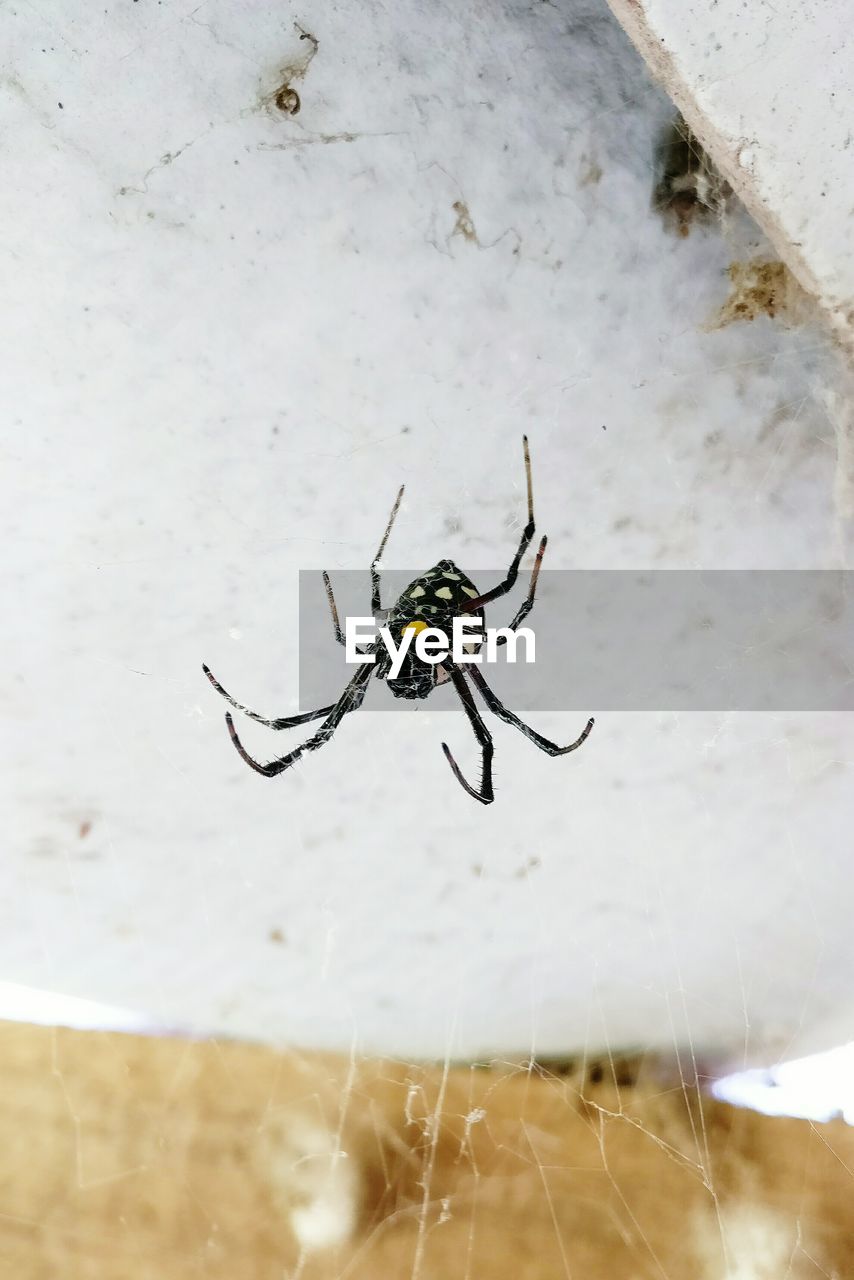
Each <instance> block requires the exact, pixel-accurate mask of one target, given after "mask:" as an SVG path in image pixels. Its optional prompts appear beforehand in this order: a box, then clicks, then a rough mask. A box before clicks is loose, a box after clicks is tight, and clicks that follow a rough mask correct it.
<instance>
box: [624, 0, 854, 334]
mask: <svg viewBox="0 0 854 1280" xmlns="http://www.w3.org/2000/svg"><path fill="white" fill-rule="evenodd" d="M610 2H611V5H612V8H613V9H614V12H615V13H616V14H617V16H618V17H619V19H620V21H621V22H622V23H623V25H624V26H625V28H626V30H627V31H628V32H629V33H630V34H631V36H632V38H633V39H634V40H635V42H636V43H637V45H638V48H639V49H640V50H641V51H642V52H643V54H644V56H645V57H646V58H647V59H648V61H649V63H650V66H651V67H652V69H653V71H654V73H655V74H656V75H657V76H658V78H659V79H660V81H661V83H662V84H663V85H664V86H665V88H666V89H667V92H668V93H669V94H670V95H671V97H673V98H674V100H675V101H676V102H678V103H679V106H680V107H681V109H682V110H683V112H684V113H685V115H686V116H687V118H688V120H689V121H690V123H691V125H692V127H693V128H694V129H695V130H696V132H697V133H698V135H699V136H700V137H701V138H702V139H703V141H704V142H705V143H706V145H707V146H708V147H709V149H710V150H711V152H712V154H713V155H714V157H715V160H716V161H717V162H718V164H719V165H720V166H721V168H722V169H723V170H724V172H725V173H726V174H727V176H728V177H729V178H730V179H731V181H732V182H733V184H734V186H735V189H736V190H737V191H738V192H739V194H740V195H741V197H742V199H743V200H745V201H746V203H747V204H748V206H749V207H750V209H751V210H752V212H753V213H754V215H755V216H756V217H757V218H758V219H759V221H760V222H761V224H762V226H763V227H764V229H765V230H766V232H767V233H768V235H769V236H770V237H771V239H772V240H773V242H774V244H775V246H776V248H777V249H778V251H779V253H780V255H781V257H783V258H784V260H785V261H787V262H788V263H789V265H790V266H791V267H792V269H793V270H794V271H795V273H796V274H797V275H798V277H799V278H800V280H801V283H802V284H803V285H804V286H805V287H806V288H807V289H808V290H809V291H810V292H811V293H813V294H814V295H815V296H816V297H817V298H818V299H819V300H820V301H821V303H822V305H823V306H824V308H825V309H826V312H827V314H828V315H829V317H830V319H831V322H832V324H833V327H834V329H835V330H836V332H837V334H838V335H839V336H840V337H841V338H842V339H843V340H844V341H846V342H847V343H848V344H849V345H850V344H854V218H852V216H851V215H852V209H854V38H852V34H851V6H850V4H848V3H846V0H822V3H820V4H814V3H810V2H809V0H752V2H751V3H749V4H746V3H745V2H744V0H610Z"/></svg>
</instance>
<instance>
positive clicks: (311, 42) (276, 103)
mask: <svg viewBox="0 0 854 1280" xmlns="http://www.w3.org/2000/svg"><path fill="white" fill-rule="evenodd" d="M294 27H295V28H296V30H297V32H298V33H299V38H300V41H301V42H305V41H307V46H306V47H305V49H304V50H303V51H301V52H300V54H299V56H298V57H296V58H292V59H291V60H290V61H289V62H286V63H284V64H283V65H282V66H281V67H280V68H279V73H278V84H277V86H276V88H275V89H274V90H273V91H272V93H267V94H264V96H263V97H262V99H261V105H262V106H263V107H275V108H276V110H277V111H281V112H282V114H283V115H286V116H295V115H297V114H298V112H299V111H300V110H301V108H302V100H301V99H300V96H299V94H298V93H297V91H296V89H295V88H294V82H295V81H297V82H298V81H301V80H304V79H305V73H306V72H307V71H308V69H309V67H310V66H311V63H312V60H313V59H314V56H315V54H316V53H317V50H318V49H319V47H320V45H319V42H318V40H317V39H316V37H315V36H313V35H312V34H311V32H310V31H306V30H305V28H304V27H301V26H300V25H299V23H298V22H295V23H294Z"/></svg>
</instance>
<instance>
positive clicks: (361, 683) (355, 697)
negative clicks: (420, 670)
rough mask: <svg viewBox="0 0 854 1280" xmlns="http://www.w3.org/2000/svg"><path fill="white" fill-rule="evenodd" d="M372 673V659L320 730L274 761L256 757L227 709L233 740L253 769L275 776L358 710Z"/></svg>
mask: <svg viewBox="0 0 854 1280" xmlns="http://www.w3.org/2000/svg"><path fill="white" fill-rule="evenodd" d="M373 674H374V664H373V663H370V662H363V663H362V664H361V666H360V667H359V669H358V671H357V672H356V674H355V675H354V676H353V679H352V680H351V681H350V683H349V684H348V685H347V688H346V689H345V690H344V692H343V693H342V694H341V697H340V698H339V699H338V701H337V702H336V703H335V706H334V707H332V708H331V709H328V710H329V715H328V716H327V717H326V719H325V720H324V722H323V724H322V725H321V726H320V728H319V729H318V730H317V733H315V734H313V735H312V737H310V738H308V739H306V741H305V742H303V743H302V744H301V746H299V747H294V749H293V751H289V752H288V754H287V755H286V756H281V757H280V758H279V759H278V760H271V761H270V762H269V764H260V763H259V762H258V761H257V760H254V759H253V758H252V756H250V755H249V753H248V752H247V750H246V748H245V747H244V746H243V743H242V742H241V741H240V739H239V738H238V736H237V730H236V729H235V727H234V721H233V720H232V718H231V712H230V711H226V713H225V723H226V724H227V725H228V732H229V734H230V735H231V741H232V742H233V743H234V745H235V748H236V749H237V752H238V754H239V755H240V756H241V757H242V758H243V759H244V760H245V761H246V763H247V764H248V765H249V767H250V768H251V769H254V770H255V772H256V773H263V775H264V777H265V778H275V777H276V775H277V774H279V773H284V771H285V769H289V768H290V766H291V765H292V764H295V763H296V761H297V760H299V758H300V756H301V755H303V753H304V752H306V751H316V750H317V748H318V747H322V746H323V744H324V743H325V742H328V741H329V739H330V738H331V737H332V735H333V733H334V732H335V730H336V729H337V728H338V726H339V724H340V723H341V721H342V720H343V719H344V716H345V715H346V714H347V712H348V711H355V710H356V709H357V708H358V707H360V706H361V705H362V702H363V701H364V697H365V694H366V692H367V689H368V683H369V681H370V678H371V676H372V675H373ZM306 718H309V717H306ZM312 718H313V717H312Z"/></svg>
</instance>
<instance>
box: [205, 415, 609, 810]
mask: <svg viewBox="0 0 854 1280" xmlns="http://www.w3.org/2000/svg"><path fill="white" fill-rule="evenodd" d="M523 448H524V453H525V480H526V484H527V491H528V523H527V524H526V525H525V528H524V529H523V530H522V538H521V541H520V543H519V547H518V549H517V551H516V554H515V556H514V557H513V559H512V561H511V563H510V568H509V569H508V570H507V575H506V577H505V578H504V581H503V582H500V583H499V584H498V586H497V587H493V588H492V590H491V591H487V592H485V593H483V594H480V593H479V592H478V589H477V587H476V586H475V585H474V583H473V582H472V581H471V579H470V578H468V577H466V575H465V574H464V573H463V572H462V571H461V570H460V569H458V568H457V566H456V565H455V564H454V562H453V560H440V561H439V563H438V564H437V565H435V566H434V567H433V568H432V569H429V570H428V571H427V572H426V573H423V574H421V576H420V577H418V578H415V579H414V580H413V581H412V582H410V584H409V586H408V587H406V589H405V590H404V591H403V593H402V594H401V595H400V597H399V598H398V599H397V600H396V601H395V603H394V605H393V606H392V607H391V609H390V610H389V611H388V615H387V618H386V622H385V626H387V627H388V629H389V631H390V633H391V635H392V637H393V638H394V640H395V642H399V641H400V638H401V636H402V635H403V634H404V632H406V631H413V632H415V633H417V632H418V631H420V630H422V629H423V628H427V627H435V628H439V629H441V630H442V631H444V632H445V633H446V634H450V632H451V630H452V624H453V621H454V619H455V618H460V617H467V618H472V619H475V618H479V619H480V620H481V622H483V619H484V611H483V609H484V605H487V604H489V603H490V602H491V601H492V600H497V599H498V598H499V596H503V595H506V594H507V592H508V591H509V590H510V589H511V588H512V586H513V585H514V583H515V582H516V578H517V576H518V573H519V564H520V562H521V560H522V556H523V555H524V554H525V552H526V551H527V549H528V546H529V544H530V542H531V539H532V538H533V536H534V498H533V490H532V485H531V458H530V454H529V452H528V438H527V436H525V437H523ZM402 497H403V489H402V488H401V489H400V492H399V493H398V495H397V498H396V500H395V504H394V506H393V507H392V511H391V515H390V516H389V520H388V524H387V525H386V529H385V533H384V534H383V537H382V541H381V543H380V545H379V550H378V551H377V554H376V555H375V556H374V559H373V562H372V564H371V612H372V614H373V616H374V618H375V619H379V618H380V617H381V615H382V608H381V605H380V575H379V560H380V557H381V555H382V553H383V551H384V550H385V545H386V542H387V541H388V536H389V534H390V533H391V528H392V525H393V524H394V519H395V516H396V515H397V512H398V509H399V507H400V500H401V498H402ZM546 541H547V539H546V538H543V539H542V540H541V542H540V546H539V549H538V551H537V555H536V559H535V560H534V568H533V571H532V573H531V581H530V585H529V587H528V594H527V596H526V598H525V600H524V601H523V602H522V604H521V606H520V608H519V609H518V611H517V613H516V616H515V617H514V618H513V621H512V622H511V623H510V627H509V630H510V631H515V629H516V628H517V627H518V626H519V624H520V623H521V622H522V621H523V620H524V619H525V618H526V617H527V616H528V614H529V613H530V611H531V609H532V607H533V604H534V595H535V592H536V589H537V578H538V577H539V573H540V565H541V564H542V561H543V555H544V553H545V550H546ZM323 581H324V584H325V586H326V595H327V597H328V600H329V608H330V610H331V613H332V625H333V628H334V630H335V638H336V640H337V641H338V642H339V644H344V643H345V639H344V633H343V632H342V630H341V623H340V620H339V618H338V609H337V607H336V604H335V597H334V595H333V594H332V584H331V582H330V581H329V575H328V574H327V573H326V572H325V571H324V574H323ZM502 640H503V637H499V639H498V643H499V644H500V643H502ZM476 645H477V642H475V647H476ZM361 656H362V657H364V658H366V661H365V662H363V663H360V664H359V666H358V668H357V670H356V673H355V675H354V676H353V678H352V679H351V681H350V683H349V684H348V685H347V688H346V689H345V690H344V692H343V693H342V695H341V697H340V698H339V699H338V701H337V702H335V703H332V704H330V706H328V707H320V708H319V709H318V710H317V711H307V712H305V713H303V714H302V715H297V716H285V717H283V718H281V719H278V720H268V719H266V718H265V717H264V716H259V715H258V714H257V713H256V712H254V711H250V710H249V709H248V707H244V706H243V705H242V704H241V703H239V702H235V700H234V698H232V697H231V695H230V694H229V693H226V691H225V689H223V687H222V685H221V684H220V683H219V681H218V680H216V679H215V678H214V676H213V675H212V674H211V671H210V669H209V668H208V667H206V666H203V668H202V670H203V671H204V673H205V675H206V676H207V677H208V679H209V680H210V682H211V684H212V685H213V687H214V688H215V689H216V690H217V692H218V693H221V694H222V696H223V697H224V698H225V699H226V700H227V701H228V702H230V703H231V705H232V706H233V707H235V708H236V709H237V710H238V711H242V712H243V713H244V715H247V716H249V717H250V718H251V719H252V720H257V721H258V722H259V724H265V725H267V726H268V728H270V729H290V728H294V727H295V726H296V725H300V724H307V723H308V722H309V721H311V720H319V719H320V718H321V717H323V724H322V725H321V726H320V728H319V729H318V731H317V733H315V734H314V735H313V736H312V737H311V738H309V739H308V740H307V741H306V742H303V743H302V744H301V746H298V747H294V749H293V750H292V751H290V752H288V754H287V755H285V756H281V757H280V758H279V759H278V760H271V761H270V762H269V764H261V763H259V761H257V760H254V759H253V758H252V756H250V755H249V754H248V752H247V751H246V750H245V748H244V746H243V744H242V742H241V741H240V739H239V738H238V736H237V731H236V729H235V728H234V722H233V721H232V718H231V715H230V713H229V712H226V715H225V719H226V723H227V725H228V732H229V733H230V735H231V740H232V742H233V743H234V745H235V747H236V748H237V750H238V752H239V753H240V755H241V756H242V757H243V759H244V760H245V761H246V763H247V764H248V765H250V766H251V767H252V768H253V769H255V770H256V771H257V772H258V773H263V774H264V776H265V777H267V778H274V777H275V776H276V774H279V773H283V772H284V770H285V769H288V768H289V767H290V766H291V765H292V764H294V763H295V762H296V761H297V760H298V759H299V758H300V756H301V755H302V754H303V753H304V752H306V751H315V750H316V749H317V748H318V747H321V746H323V744H324V743H325V742H327V741H328V740H329V739H330V738H331V737H332V734H333V733H334V732H335V730H336V728H337V727H338V725H339V724H340V723H341V721H342V719H343V718H344V716H345V715H346V714H347V712H348V711H355V710H356V709H357V708H358V707H360V706H361V705H362V702H363V700H364V697H365V693H366V691H367V687H368V683H369V682H370V679H371V676H376V677H377V679H378V680H385V681H386V683H387V684H388V686H389V688H390V689H391V691H392V693H393V694H394V696H395V697H396V698H426V697H428V696H429V694H430V693H431V692H432V690H433V689H434V688H435V687H436V685H437V684H440V683H443V682H445V681H447V680H450V681H451V682H452V683H453V686H454V688H455V690H456V692H457V694H458V695H459V698H460V701H461V702H462V704H463V710H464V711H465V713H466V715H467V716H468V719H469V723H470V724H471V726H472V729H473V730H474V735H475V737H476V739H477V741H478V743H479V745H480V749H481V763H482V777H481V783H480V786H479V787H473V786H471V785H470V783H468V782H467V781H466V779H465V778H464V777H463V775H462V773H461V772H460V769H459V766H458V765H457V762H456V760H455V759H454V757H453V756H452V755H451V752H450V750H449V748H448V746H447V744H446V743H444V742H443V743H442V750H443V751H444V752H445V755H446V757H447V759H448V763H449V764H450V766H451V769H452V770H453V772H454V776H455V777H456V778H457V780H458V781H459V783H460V785H461V786H462V787H463V788H464V790H465V791H467V792H468V794H469V795H470V796H473V797H474V798H475V800H480V801H481V803H482V804H491V803H492V801H493V799H494V798H495V797H494V793H493V788H492V754H493V748H492V737H491V735H490V733H489V730H488V729H487V727H486V725H485V724H484V722H483V719H482V717H481V715H480V712H479V711H478V709H477V707H476V705H475V701H474V698H473V697H472V694H471V690H470V689H469V686H468V684H467V683H466V680H465V676H466V675H467V676H468V677H469V679H470V680H471V683H472V684H473V685H474V686H475V688H476V689H477V691H478V692H479V693H480V695H481V697H482V698H483V700H484V702H485V703H486V705H487V707H488V708H489V709H490V711H492V712H493V713H494V714H495V715H497V716H498V717H499V719H501V720H505V721H506V722H507V723H508V724H512V725H514V726H515V728H517V729H519V730H521V732H522V733H524V735H525V737H526V738H528V739H530V741H531V742H533V743H534V745H535V746H537V747H539V748H540V750H541V751H545V752H546V753H547V754H548V755H551V756H562V755H567V754H568V752H570V751H575V750H576V748H578V747H580V746H581V744H582V742H584V740H585V738H586V737H587V735H588V734H589V733H590V730H591V729H592V728H593V721H592V720H588V722H587V724H586V726H585V728H584V729H583V731H582V733H581V734H580V736H579V737H578V738H577V739H576V740H575V742H571V743H570V744H569V746H567V747H559V746H557V744H556V743H554V742H550V741H549V740H548V738H544V737H542V735H541V734H539V733H537V732H536V731H535V730H534V729H532V728H531V727H530V725H527V724H525V723H524V722H523V721H522V720H520V719H519V717H518V716H517V715H515V714H514V713H513V712H512V711H509V710H508V709H507V707H505V706H504V704H503V703H502V702H501V701H500V700H499V699H498V698H497V697H496V695H495V694H494V693H493V691H492V690H491V689H490V687H489V685H488V684H487V683H486V680H485V679H484V677H483V675H482V674H481V672H480V669H479V667H478V666H477V665H469V664H465V665H461V666H458V665H457V664H456V663H455V662H453V661H452V660H451V659H450V657H448V658H443V660H442V661H441V663H429V662H426V661H424V660H423V659H422V658H420V657H419V656H418V655H417V653H416V652H415V650H414V649H413V648H412V647H410V648H409V649H408V650H407V651H406V654H405V656H404V658H403V661H402V664H401V666H400V669H399V670H398V671H397V672H396V673H395V674H394V676H392V675H391V670H392V668H391V661H390V658H389V655H388V653H387V652H385V651H383V650H381V649H380V647H379V645H377V644H374V645H371V646H370V648H368V649H366V650H364V651H362V653H361Z"/></svg>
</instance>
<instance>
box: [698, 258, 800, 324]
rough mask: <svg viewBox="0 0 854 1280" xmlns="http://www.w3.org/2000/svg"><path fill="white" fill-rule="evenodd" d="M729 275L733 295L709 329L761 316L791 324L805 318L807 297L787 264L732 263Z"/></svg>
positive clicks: (759, 260)
mask: <svg viewBox="0 0 854 1280" xmlns="http://www.w3.org/2000/svg"><path fill="white" fill-rule="evenodd" d="M727 275H728V276H729V278H730V282H731V288H730V295H729V297H728V298H727V300H726V302H725V303H724V304H723V306H722V307H721V309H720V311H719V312H718V314H717V316H716V318H715V320H714V321H713V322H712V324H711V326H710V328H712V329H723V328H725V327H726V326H727V325H729V324H735V323H736V322H737V321H739V320H747V321H750V320H755V319H756V318H757V316H762V315H765V316H769V317H770V319H772V320H775V319H778V318H780V317H783V316H784V317H785V318H786V319H787V320H788V321H789V322H790V323H797V322H798V321H799V320H800V319H801V318H802V314H803V308H804V304H805V302H806V300H807V295H806V294H805V293H804V290H803V289H802V288H801V286H800V285H799V284H798V282H797V280H796V279H795V277H794V276H793V275H792V273H791V271H790V270H789V268H788V267H787V266H786V264H785V263H784V262H779V261H778V260H776V259H769V258H749V259H748V260H747V261H746V262H731V263H730V264H729V266H728V267H727Z"/></svg>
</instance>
